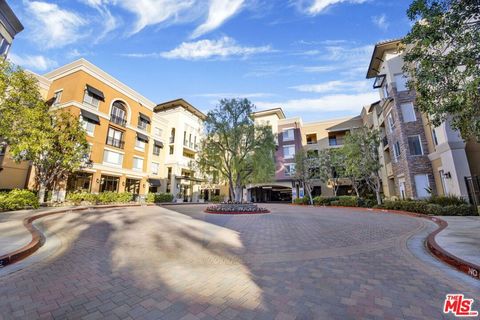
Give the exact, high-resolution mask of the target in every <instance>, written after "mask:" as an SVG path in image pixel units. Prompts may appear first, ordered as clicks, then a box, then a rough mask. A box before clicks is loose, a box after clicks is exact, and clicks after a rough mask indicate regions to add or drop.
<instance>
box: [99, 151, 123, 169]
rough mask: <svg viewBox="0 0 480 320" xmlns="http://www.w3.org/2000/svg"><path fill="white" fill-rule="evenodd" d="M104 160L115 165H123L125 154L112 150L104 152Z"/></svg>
mask: <svg viewBox="0 0 480 320" xmlns="http://www.w3.org/2000/svg"><path fill="white" fill-rule="evenodd" d="M103 162H104V163H105V164H110V165H114V166H121V165H122V163H123V154H121V153H118V152H114V151H111V150H105V151H104V152H103Z"/></svg>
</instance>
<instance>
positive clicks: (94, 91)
mask: <svg viewBox="0 0 480 320" xmlns="http://www.w3.org/2000/svg"><path fill="white" fill-rule="evenodd" d="M87 91H88V92H89V93H90V94H92V95H94V96H96V97H97V98H99V99H100V100H102V101H105V96H104V95H103V92H102V91H100V90H98V89H95V88H94V87H92V86H90V85H88V84H87Z"/></svg>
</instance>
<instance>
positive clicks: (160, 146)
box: [153, 140, 163, 148]
mask: <svg viewBox="0 0 480 320" xmlns="http://www.w3.org/2000/svg"><path fill="white" fill-rule="evenodd" d="M153 141H154V143H155V146H156V147H159V148H163V142H162V141H158V140H153Z"/></svg>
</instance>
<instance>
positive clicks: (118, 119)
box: [110, 114, 127, 127]
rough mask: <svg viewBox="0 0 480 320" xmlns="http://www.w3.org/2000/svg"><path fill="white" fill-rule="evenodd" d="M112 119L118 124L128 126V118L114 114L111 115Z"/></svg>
mask: <svg viewBox="0 0 480 320" xmlns="http://www.w3.org/2000/svg"><path fill="white" fill-rule="evenodd" d="M110 121H111V122H113V123H116V124H118V125H120V126H122V127H126V126H127V119H125V118H121V117H118V116H115V115H113V114H112V115H111V116H110Z"/></svg>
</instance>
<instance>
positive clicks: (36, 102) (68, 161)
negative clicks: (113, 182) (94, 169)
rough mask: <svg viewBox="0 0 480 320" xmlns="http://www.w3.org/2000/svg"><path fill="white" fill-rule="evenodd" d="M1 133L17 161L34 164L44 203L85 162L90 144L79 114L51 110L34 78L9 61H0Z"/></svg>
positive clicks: (41, 198)
mask: <svg viewBox="0 0 480 320" xmlns="http://www.w3.org/2000/svg"><path fill="white" fill-rule="evenodd" d="M0 136H1V137H2V138H3V139H4V140H5V141H6V142H7V143H8V145H9V152H10V154H11V156H12V158H13V159H14V160H16V161H18V162H20V161H29V162H30V163H31V164H32V166H33V168H34V170H35V182H36V186H37V188H38V189H39V200H40V201H41V202H43V200H44V194H45V191H47V190H52V189H53V188H55V187H56V186H58V184H59V183H60V182H62V181H65V180H66V179H67V177H68V175H69V174H70V173H73V172H74V171H76V170H78V169H80V167H81V166H82V165H83V164H85V163H86V159H85V155H86V154H87V153H88V149H89V146H88V143H87V140H86V135H85V131H84V129H83V128H82V125H81V123H80V121H79V120H78V117H75V116H74V115H72V114H71V113H69V112H66V111H64V112H61V111H58V112H49V107H48V105H47V104H46V103H45V102H44V101H43V100H42V98H41V96H40V93H39V91H38V83H37V80H36V79H35V77H33V76H32V75H30V74H27V73H26V72H25V71H23V70H22V69H20V68H18V67H15V66H13V65H11V64H10V63H9V62H8V61H4V62H3V63H2V64H0Z"/></svg>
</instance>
